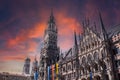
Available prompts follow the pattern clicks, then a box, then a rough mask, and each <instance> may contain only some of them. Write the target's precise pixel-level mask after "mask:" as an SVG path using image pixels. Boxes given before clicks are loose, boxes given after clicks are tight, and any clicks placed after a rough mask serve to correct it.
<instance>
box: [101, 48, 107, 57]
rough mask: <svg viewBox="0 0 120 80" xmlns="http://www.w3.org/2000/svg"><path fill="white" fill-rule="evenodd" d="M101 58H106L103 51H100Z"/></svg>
mask: <svg viewBox="0 0 120 80" xmlns="http://www.w3.org/2000/svg"><path fill="white" fill-rule="evenodd" d="M101 57H102V58H103V59H104V58H105V57H106V53H105V51H104V50H102V51H101Z"/></svg>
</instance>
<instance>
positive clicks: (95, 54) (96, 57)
mask: <svg viewBox="0 0 120 80" xmlns="http://www.w3.org/2000/svg"><path fill="white" fill-rule="evenodd" d="M98 59H99V54H98V53H97V52H95V53H94V60H95V61H98Z"/></svg>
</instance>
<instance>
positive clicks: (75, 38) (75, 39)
mask: <svg viewBox="0 0 120 80" xmlns="http://www.w3.org/2000/svg"><path fill="white" fill-rule="evenodd" d="M74 41H75V43H74V44H75V46H77V37H76V32H75V31H74Z"/></svg>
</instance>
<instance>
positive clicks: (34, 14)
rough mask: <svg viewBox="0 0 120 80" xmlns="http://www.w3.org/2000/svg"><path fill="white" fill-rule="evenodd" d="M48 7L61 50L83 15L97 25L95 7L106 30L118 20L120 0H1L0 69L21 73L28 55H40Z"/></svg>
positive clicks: (67, 45)
mask: <svg viewBox="0 0 120 80" xmlns="http://www.w3.org/2000/svg"><path fill="white" fill-rule="evenodd" d="M51 9H53V12H54V16H55V19H56V25H57V28H58V46H60V49H61V50H62V51H63V52H64V51H67V50H68V49H69V48H70V47H72V46H73V29H75V30H76V31H77V33H81V32H82V24H81V23H82V21H83V20H84V19H85V17H87V18H90V22H91V24H93V22H96V23H97V26H100V24H99V22H98V21H99V18H98V10H99V11H100V12H101V14H102V17H103V21H104V24H105V28H106V29H107V30H108V31H109V29H112V28H113V27H112V26H114V25H117V24H119V23H120V0H0V72H12V73H21V72H22V69H23V63H24V60H25V58H26V57H27V56H28V57H30V58H31V59H32V61H33V59H34V57H35V55H37V56H38V59H39V54H40V49H41V47H42V46H43V35H44V29H45V28H46V26H47V22H48V19H49V16H50V12H51Z"/></svg>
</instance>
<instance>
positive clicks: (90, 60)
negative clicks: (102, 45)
mask: <svg viewBox="0 0 120 80" xmlns="http://www.w3.org/2000/svg"><path fill="white" fill-rule="evenodd" d="M87 59H88V63H89V64H91V62H92V55H91V54H89V55H88V58H87Z"/></svg>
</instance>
